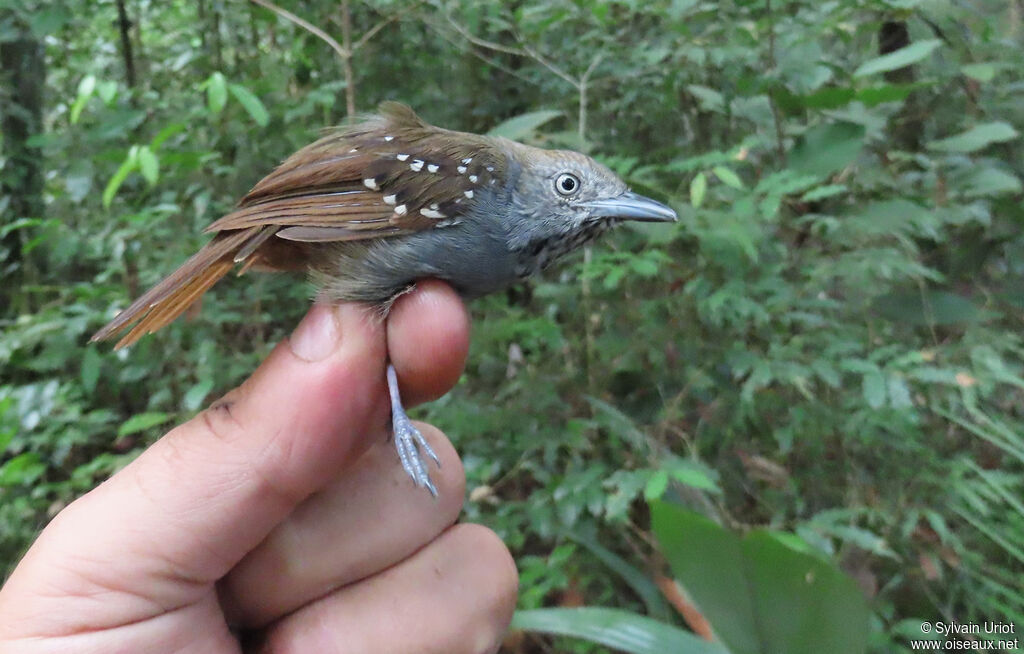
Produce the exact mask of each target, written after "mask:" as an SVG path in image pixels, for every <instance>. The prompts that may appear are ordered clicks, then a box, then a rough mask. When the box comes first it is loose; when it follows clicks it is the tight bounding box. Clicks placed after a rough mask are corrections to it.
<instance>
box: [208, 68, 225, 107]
mask: <svg viewBox="0 0 1024 654" xmlns="http://www.w3.org/2000/svg"><path fill="white" fill-rule="evenodd" d="M205 85H206V105H207V107H209V109H210V113H213V114H219V113H220V112H221V111H223V110H224V105H226V104H227V102H228V83H227V80H226V79H224V74H223V73H221V72H216V73H213V74H212V75H210V77H209V78H207V80H206V83H205Z"/></svg>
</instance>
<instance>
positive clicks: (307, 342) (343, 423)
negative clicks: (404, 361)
mask: <svg viewBox="0 0 1024 654" xmlns="http://www.w3.org/2000/svg"><path fill="white" fill-rule="evenodd" d="M435 310H437V311H444V310H449V311H452V312H453V313H454V314H455V316H453V317H452V319H453V320H456V321H457V320H458V319H459V316H461V315H463V313H462V311H463V310H462V309H461V307H458V306H454V307H453V306H452V305H451V304H441V305H438V306H436V307H435ZM407 334H408V337H409V338H414V339H416V340H417V341H418V342H419V343H420V347H421V348H422V351H430V350H431V349H432V345H431V344H430V340H431V339H432V338H433V337H434V335H433V334H431V333H430V332H416V331H414V330H409V331H408V332H407ZM385 343H386V339H385V331H384V328H383V325H382V324H381V321H380V320H379V318H378V317H377V316H376V314H375V312H373V311H372V310H370V309H367V308H365V307H361V306H357V305H353V304H343V305H341V306H339V307H337V308H330V307H326V306H322V305H318V306H316V307H314V309H313V310H312V311H310V313H309V314H308V315H307V316H306V318H305V319H304V320H303V322H302V324H301V325H300V326H299V327H298V329H297V330H296V332H295V333H294V334H293V335H292V337H291V338H290V339H288V340H287V341H285V342H284V343H282V344H280V345H279V346H278V347H277V348H275V350H274V352H273V353H272V354H271V355H270V357H269V358H268V359H267V361H266V362H264V364H263V365H262V366H261V367H260V368H259V369H258V370H257V371H256V373H255V374H254V375H253V376H252V377H251V378H250V379H249V380H247V381H246V382H245V383H244V384H243V385H242V386H241V387H240V388H238V389H236V390H235V391H232V392H231V393H229V394H228V395H227V396H226V397H225V398H224V399H223V400H222V401H220V402H218V403H216V404H215V405H214V407H212V408H210V409H209V410H207V411H205V412H203V413H202V414H200V415H199V416H198V417H197V418H196V419H194V420H192V421H190V422H188V423H186V424H184V425H182V426H180V427H178V428H177V429H175V430H173V431H172V432H170V433H169V434H168V435H167V436H166V437H164V438H163V439H161V440H160V441H158V442H157V443H156V444H154V445H153V446H152V447H150V448H149V449H148V450H147V451H146V452H144V453H143V454H142V455H141V456H140V457H139V458H138V459H136V460H135V461H134V462H133V463H131V464H130V465H129V466H127V467H126V468H125V469H124V470H122V471H121V472H119V473H118V474H117V475H115V476H114V477H112V478H111V479H110V480H108V481H107V482H106V483H105V484H103V485H101V486H100V487H99V488H97V489H96V490H94V491H93V492H91V493H89V494H87V495H86V496H84V497H83V498H81V499H80V500H79V501H77V502H75V503H73V504H72V505H71V506H70V507H68V509H66V510H65V511H64V512H63V513H62V514H61V515H59V516H58V517H57V519H56V520H55V521H54V524H53V525H52V526H51V528H49V529H47V530H46V531H44V533H43V535H42V536H41V538H40V539H39V540H38V541H37V544H36V546H35V547H34V548H33V550H32V551H30V552H29V554H28V555H27V557H26V559H25V560H23V563H22V565H21V566H19V572H21V573H22V575H23V577H24V578H25V579H29V578H35V579H36V581H37V582H38V580H39V579H40V577H39V576H38V574H39V573H40V570H34V569H33V561H39V562H40V563H39V564H38V567H43V566H44V563H43V562H44V561H46V560H47V559H51V560H55V559H52V557H54V556H56V557H69V556H70V557H72V559H73V560H75V561H76V562H83V565H86V564H87V565H88V566H89V567H90V569H89V570H85V571H83V570H65V569H61V570H46V571H45V572H44V573H43V574H44V576H43V577H41V578H43V579H48V580H50V581H51V582H53V584H54V585H56V584H58V583H61V584H63V585H64V586H66V587H67V588H68V590H69V592H76V593H78V594H79V595H80V596H82V597H88V596H89V595H90V593H91V592H93V590H94V589H95V587H97V586H105V587H111V588H119V589H124V590H127V591H128V592H129V593H133V594H137V595H138V596H141V597H152V598H154V599H156V600H157V602H156V603H155V604H156V605H160V606H174V605H177V604H178V603H180V602H188V601H192V600H193V599H194V597H193V596H192V595H194V594H195V593H199V592H202V584H204V583H209V582H212V581H213V580H215V579H218V578H219V577H221V576H223V575H224V574H225V573H226V572H227V571H228V570H229V569H230V568H231V567H232V566H233V565H234V564H235V563H237V562H238V560H240V559H241V558H242V556H243V555H244V554H245V553H246V552H247V551H248V550H250V549H252V548H253V547H255V546H256V545H257V544H258V543H259V542H260V541H261V540H263V538H264V537H265V536H266V534H267V533H269V531H270V530H271V529H272V528H273V526H274V525H276V524H277V523H278V522H280V521H281V519H282V518H283V517H284V516H285V515H287V514H288V513H289V512H290V511H291V510H292V508H294V506H295V505H296V504H298V503H299V502H301V501H302V500H303V499H305V498H306V497H307V496H308V495H309V494H310V493H312V492H313V491H315V490H317V489H318V488H320V487H322V486H324V485H325V484H326V483H327V482H328V480H330V479H331V478H332V477H333V476H335V475H336V474H337V472H338V470H339V468H341V467H343V466H344V465H345V464H346V463H348V462H350V461H352V460H354V459H355V458H357V457H358V455H359V454H360V453H362V452H363V451H364V450H365V449H366V447H367V445H368V444H369V438H383V436H384V432H385V429H384V428H385V426H386V424H387V415H388V411H387V409H388V402H387V394H386V391H385V387H384V365H385V356H386V345H385ZM402 356H404V357H416V356H417V349H416V348H411V349H409V350H407V351H405V352H404V353H403V354H402ZM452 357H453V358H455V359H457V360H459V361H461V359H462V358H463V357H464V353H461V352H453V353H452ZM456 365H460V364H458V363H457V364H456ZM409 368H410V369H412V370H422V369H424V368H423V366H421V365H417V364H413V365H411V366H409ZM368 435H369V437H368ZM69 549H71V550H73V551H67V550H69ZM54 550H58V551H54ZM61 560H63V559H61ZM26 564H27V565H26ZM169 571H172V572H173V574H169ZM46 575H49V576H46ZM75 575H77V578H74V577H75ZM17 576H18V573H15V577H17ZM68 577H73V578H72V579H68ZM11 581H16V580H15V579H14V577H12V580H10V581H9V582H8V584H10V583H11ZM76 584H77V585H76ZM128 585H131V587H127V586H128ZM28 593H29V594H31V593H32V589H28ZM189 593H191V594H192V595H190V594H189ZM140 604H142V603H140Z"/></svg>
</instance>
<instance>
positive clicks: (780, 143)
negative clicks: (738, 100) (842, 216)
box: [764, 0, 786, 163]
mask: <svg viewBox="0 0 1024 654" xmlns="http://www.w3.org/2000/svg"><path fill="white" fill-rule="evenodd" d="M764 6H765V11H767V12H768V69H769V70H771V71H774V70H775V68H776V62H775V16H774V14H772V0H765V3H764ZM768 104H769V105H770V106H771V109H772V122H774V123H775V151H776V153H777V154H778V156H779V161H780V163H785V162H786V144H785V140H784V139H785V136H784V135H783V132H782V116H781V115H780V114H779V105H778V103H777V102H775V94H774V93H769V94H768Z"/></svg>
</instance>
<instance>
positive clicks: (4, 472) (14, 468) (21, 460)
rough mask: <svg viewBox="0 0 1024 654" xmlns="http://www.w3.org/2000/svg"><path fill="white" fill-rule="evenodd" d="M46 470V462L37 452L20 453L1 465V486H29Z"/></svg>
mask: <svg viewBox="0 0 1024 654" xmlns="http://www.w3.org/2000/svg"><path fill="white" fill-rule="evenodd" d="M44 472H46V464H45V463H43V462H42V461H41V460H40V459H39V455H38V454H36V453H35V452H25V453H24V454H19V455H18V456H16V457H14V458H13V459H11V460H10V461H8V462H7V463H5V464H3V465H2V466H0V487H2V486H22V485H25V486H28V485H30V484H32V483H33V482H35V481H36V480H37V479H38V478H39V477H41V476H42V475H43V473H44Z"/></svg>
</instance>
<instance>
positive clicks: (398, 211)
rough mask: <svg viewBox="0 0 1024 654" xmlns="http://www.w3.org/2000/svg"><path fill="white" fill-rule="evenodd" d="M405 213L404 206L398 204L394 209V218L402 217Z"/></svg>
mask: <svg viewBox="0 0 1024 654" xmlns="http://www.w3.org/2000/svg"><path fill="white" fill-rule="evenodd" d="M406 211H407V209H406V207H405V205H404V204H400V205H398V206H397V207H395V215H396V216H404V215H405V212H406Z"/></svg>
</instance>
